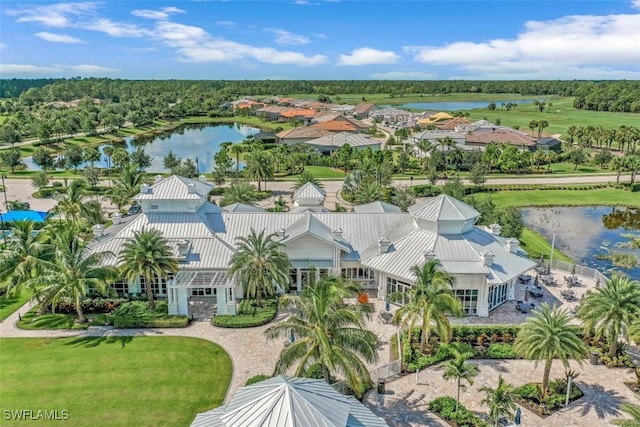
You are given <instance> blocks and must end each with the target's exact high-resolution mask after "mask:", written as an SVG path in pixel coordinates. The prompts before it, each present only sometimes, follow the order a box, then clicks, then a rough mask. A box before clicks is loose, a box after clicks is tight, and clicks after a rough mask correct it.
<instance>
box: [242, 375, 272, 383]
mask: <svg viewBox="0 0 640 427" xmlns="http://www.w3.org/2000/svg"><path fill="white" fill-rule="evenodd" d="M269 378H271V376H270V375H265V374H259V375H254V376H252V377H251V378H249V379H248V380H247V382H246V383H244V385H245V386H248V385H251V384H257V383H259V382H262V381H264V380H268V379H269Z"/></svg>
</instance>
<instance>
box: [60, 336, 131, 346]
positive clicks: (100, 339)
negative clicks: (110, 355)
mask: <svg viewBox="0 0 640 427" xmlns="http://www.w3.org/2000/svg"><path fill="white" fill-rule="evenodd" d="M133 338H134V337H133V336H114V335H109V336H106V335H102V336H97V337H78V338H75V339H73V340H71V341H69V342H68V343H67V344H66V345H69V346H73V347H84V348H94V347H98V346H100V345H102V344H107V345H108V344H120V348H125V346H126V345H127V344H129V343H130V342H132V341H133Z"/></svg>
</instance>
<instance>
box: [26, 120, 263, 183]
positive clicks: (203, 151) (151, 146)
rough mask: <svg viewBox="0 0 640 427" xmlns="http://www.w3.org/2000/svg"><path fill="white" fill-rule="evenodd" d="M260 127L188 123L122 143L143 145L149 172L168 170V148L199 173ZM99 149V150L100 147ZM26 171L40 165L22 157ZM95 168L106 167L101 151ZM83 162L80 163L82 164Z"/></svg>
mask: <svg viewBox="0 0 640 427" xmlns="http://www.w3.org/2000/svg"><path fill="white" fill-rule="evenodd" d="M259 131H260V129H258V128H254V127H250V126H245V125H241V124H238V123H233V124H231V123H229V124H214V125H209V124H207V125H202V124H188V125H184V126H181V127H180V128H177V129H175V130H172V131H168V132H165V133H162V134H158V135H143V136H138V137H136V138H133V137H127V138H124V142H123V143H122V144H121V145H117V144H116V146H121V147H123V148H126V150H127V151H128V152H130V153H131V152H133V151H135V150H136V149H137V148H138V147H142V148H143V149H144V151H145V153H147V154H148V155H150V156H151V157H153V161H152V162H151V166H150V167H149V168H147V171H148V172H168V170H166V169H164V167H163V166H162V159H163V158H164V156H166V155H167V153H168V152H169V151H173V153H174V154H175V155H176V156H177V157H179V158H181V159H183V160H185V159H187V158H190V159H191V160H193V161H194V162H196V159H197V162H198V165H199V167H200V172H211V170H212V169H213V156H214V155H215V154H216V153H217V152H218V150H219V149H220V144H222V143H223V142H227V141H229V142H240V141H242V140H244V139H245V138H246V137H247V136H249V135H254V134H256V133H258V132H259ZM103 147H104V146H101V147H100V152H101V153H102V148H103ZM23 162H24V163H25V165H27V170H39V169H40V168H39V167H38V166H36V165H35V164H34V163H33V160H32V158H31V157H26V158H24V159H23ZM94 165H95V166H97V167H101V168H106V167H107V156H105V155H104V154H103V156H102V159H101V160H100V161H99V162H96V163H95V164H94ZM83 166H84V165H82V166H80V167H83Z"/></svg>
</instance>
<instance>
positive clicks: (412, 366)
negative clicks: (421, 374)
mask: <svg viewBox="0 0 640 427" xmlns="http://www.w3.org/2000/svg"><path fill="white" fill-rule="evenodd" d="M450 345H451V344H440V346H439V347H438V350H437V351H436V352H435V354H433V355H430V356H426V355H424V354H422V353H420V350H418V349H416V350H415V351H414V352H413V356H414V357H413V359H412V360H411V361H410V362H409V363H407V371H409V372H415V371H418V370H421V369H424V368H427V367H429V366H432V365H435V364H436V363H440V362H442V361H444V360H446V359H448V358H449V357H450V353H449V347H450ZM456 345H458V346H459V347H460V351H462V352H471V353H474V354H475V352H474V350H473V347H471V345H469V344H466V343H460V344H456ZM405 360H406V359H405Z"/></svg>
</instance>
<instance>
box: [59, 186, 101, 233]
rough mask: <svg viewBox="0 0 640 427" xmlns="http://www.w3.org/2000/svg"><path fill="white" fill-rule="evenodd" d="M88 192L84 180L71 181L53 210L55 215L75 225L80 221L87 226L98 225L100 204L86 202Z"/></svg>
mask: <svg viewBox="0 0 640 427" xmlns="http://www.w3.org/2000/svg"><path fill="white" fill-rule="evenodd" d="M88 190H89V184H88V183H87V181H85V180H84V179H74V180H73V181H71V183H70V184H69V186H67V188H66V191H65V192H64V193H63V194H62V197H61V198H60V200H59V201H58V204H57V205H56V207H55V208H54V210H55V212H56V214H58V215H60V216H63V217H64V218H65V219H67V220H69V221H71V222H72V223H74V224H76V225H77V224H78V223H80V222H81V221H86V222H87V223H89V225H93V224H97V223H99V222H100V220H101V218H102V215H101V213H100V204H99V203H96V202H95V201H90V200H86V198H87V192H88Z"/></svg>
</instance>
